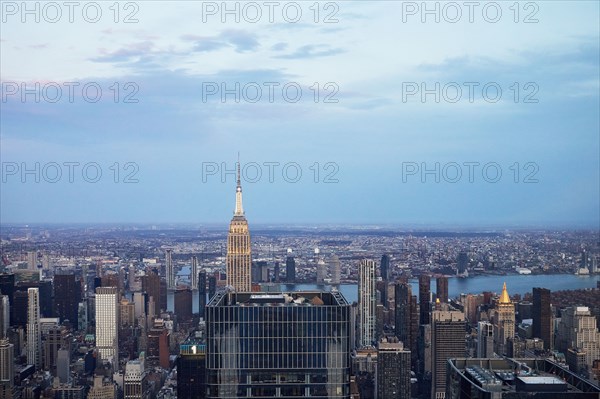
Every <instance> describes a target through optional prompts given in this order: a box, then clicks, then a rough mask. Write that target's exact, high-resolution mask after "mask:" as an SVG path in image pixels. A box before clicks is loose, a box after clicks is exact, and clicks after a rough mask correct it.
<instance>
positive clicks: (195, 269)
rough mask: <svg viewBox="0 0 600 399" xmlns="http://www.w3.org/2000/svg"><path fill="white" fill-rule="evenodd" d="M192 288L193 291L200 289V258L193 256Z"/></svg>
mask: <svg viewBox="0 0 600 399" xmlns="http://www.w3.org/2000/svg"><path fill="white" fill-rule="evenodd" d="M190 286H191V288H192V291H196V290H197V289H198V258H197V257H195V256H192V271H191V272H190Z"/></svg>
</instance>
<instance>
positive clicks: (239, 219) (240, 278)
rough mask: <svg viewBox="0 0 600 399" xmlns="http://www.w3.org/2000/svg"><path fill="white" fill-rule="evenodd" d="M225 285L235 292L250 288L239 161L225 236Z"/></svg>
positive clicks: (248, 234)
mask: <svg viewBox="0 0 600 399" xmlns="http://www.w3.org/2000/svg"><path fill="white" fill-rule="evenodd" d="M226 263H227V285H228V286H230V287H231V288H233V290H235V291H236V292H250V291H251V290H252V281H251V279H250V276H251V273H250V270H251V265H252V259H251V249H250V231H249V230H248V221H247V220H246V216H244V207H243V205H242V182H241V178H240V162H239V159H238V163H237V188H236V190H235V210H234V212H233V218H232V219H231V223H230V224H229V235H228V236H227V260H226Z"/></svg>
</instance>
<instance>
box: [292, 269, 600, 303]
mask: <svg viewBox="0 0 600 399" xmlns="http://www.w3.org/2000/svg"><path fill="white" fill-rule="evenodd" d="M597 281H600V275H592V276H577V275H574V274H542V275H523V274H511V275H507V276H477V277H467V278H458V277H451V278H448V296H449V297H450V298H454V297H457V296H459V295H460V294H463V293H464V294H479V293H482V292H483V291H491V292H496V293H500V292H501V291H502V284H504V283H505V282H506V287H507V289H508V293H509V294H510V295H513V294H521V295H524V294H525V293H527V292H531V290H532V288H533V287H543V288H548V289H549V290H551V291H560V290H577V289H582V288H594V287H596V284H597V283H596V282H597ZM410 283H411V285H412V291H413V295H418V293H419V283H418V281H417V280H416V279H414V280H410ZM281 288H282V290H283V291H300V290H314V289H327V290H329V289H331V287H330V286H318V285H316V284H281ZM338 289H339V291H340V292H341V293H342V294H343V295H344V297H346V299H347V300H348V302H353V301H357V300H358V286H357V284H341V285H340V286H339V288H338ZM435 290H436V289H435V279H434V278H432V279H431V291H432V292H435Z"/></svg>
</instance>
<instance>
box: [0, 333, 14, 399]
mask: <svg viewBox="0 0 600 399" xmlns="http://www.w3.org/2000/svg"><path fill="white" fill-rule="evenodd" d="M14 352H15V348H14V345H13V344H11V343H10V341H9V340H8V338H2V339H0V398H12V389H13V378H14V373H15V369H14V367H15V366H14V364H15V359H14V357H15V353H14Z"/></svg>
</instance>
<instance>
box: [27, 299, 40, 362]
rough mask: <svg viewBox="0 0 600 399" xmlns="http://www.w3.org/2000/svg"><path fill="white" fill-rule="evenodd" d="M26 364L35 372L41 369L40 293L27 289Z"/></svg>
mask: <svg viewBox="0 0 600 399" xmlns="http://www.w3.org/2000/svg"><path fill="white" fill-rule="evenodd" d="M27 363H29V364H34V365H35V369H36V370H40V369H41V367H42V332H41V330H40V291H39V289H38V288H28V289H27Z"/></svg>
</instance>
